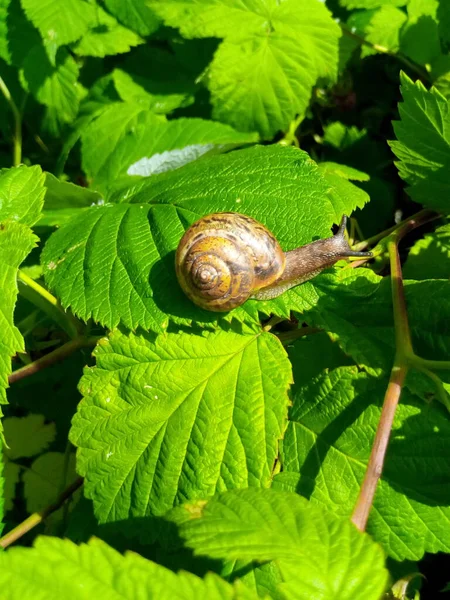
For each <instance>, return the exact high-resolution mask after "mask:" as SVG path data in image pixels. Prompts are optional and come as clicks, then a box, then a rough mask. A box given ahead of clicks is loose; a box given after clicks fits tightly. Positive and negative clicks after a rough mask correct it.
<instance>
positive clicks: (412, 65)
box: [341, 24, 429, 81]
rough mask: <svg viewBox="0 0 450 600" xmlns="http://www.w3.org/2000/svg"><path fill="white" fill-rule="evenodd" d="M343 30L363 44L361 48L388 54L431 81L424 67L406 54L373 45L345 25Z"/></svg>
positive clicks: (342, 27) (342, 26)
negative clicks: (366, 47) (365, 47)
mask: <svg viewBox="0 0 450 600" xmlns="http://www.w3.org/2000/svg"><path fill="white" fill-rule="evenodd" d="M341 29H342V32H343V33H344V34H345V35H347V36H348V37H351V38H353V39H354V40H356V41H357V42H358V43H359V44H361V46H368V47H369V48H372V50H375V51H376V52H380V53H381V54H387V55H389V56H393V57H395V58H397V59H398V60H399V61H400V62H402V63H403V64H404V65H406V66H407V67H409V68H410V69H411V70H412V71H415V72H416V73H417V74H418V75H419V76H420V77H422V79H425V80H426V81H428V80H429V75H428V73H427V72H426V71H425V70H424V69H422V67H420V66H419V65H417V64H416V63H414V62H412V61H410V60H409V58H407V57H406V56H405V55H404V54H401V53H400V52H393V51H392V50H389V48H386V46H381V45H380V44H372V42H369V41H368V40H366V39H365V38H363V37H361V36H360V35H358V34H357V33H354V32H353V31H352V30H351V29H349V28H348V27H346V26H345V25H342V24H341Z"/></svg>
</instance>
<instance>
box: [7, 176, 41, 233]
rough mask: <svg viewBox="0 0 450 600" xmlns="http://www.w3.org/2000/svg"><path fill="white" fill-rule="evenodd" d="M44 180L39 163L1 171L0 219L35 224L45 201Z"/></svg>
mask: <svg viewBox="0 0 450 600" xmlns="http://www.w3.org/2000/svg"><path fill="white" fill-rule="evenodd" d="M44 181H45V175H44V174H43V173H42V171H41V168H40V167H39V166H38V165H36V166H34V167H25V166H20V167H15V168H13V169H4V170H2V171H0V221H6V220H11V221H15V222H18V223H23V224H24V225H30V226H32V225H34V224H35V223H36V221H37V220H38V219H39V217H40V214H41V210H42V206H43V203H44V196H45V187H44Z"/></svg>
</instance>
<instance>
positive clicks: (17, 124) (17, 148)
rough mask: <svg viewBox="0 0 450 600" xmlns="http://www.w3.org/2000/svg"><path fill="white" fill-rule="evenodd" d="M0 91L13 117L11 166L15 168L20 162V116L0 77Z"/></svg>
mask: <svg viewBox="0 0 450 600" xmlns="http://www.w3.org/2000/svg"><path fill="white" fill-rule="evenodd" d="M0 90H1V92H2V94H3V96H4V97H5V99H6V101H7V103H8V104H9V107H10V109H11V112H12V114H13V116H14V148H13V165H14V166H15V167H17V166H18V165H20V163H21V162H22V116H21V114H20V111H19V109H18V108H17V105H16V103H15V102H14V100H13V97H12V96H11V93H10V91H9V89H8V86H7V85H6V83H5V82H4V80H3V78H2V77H0Z"/></svg>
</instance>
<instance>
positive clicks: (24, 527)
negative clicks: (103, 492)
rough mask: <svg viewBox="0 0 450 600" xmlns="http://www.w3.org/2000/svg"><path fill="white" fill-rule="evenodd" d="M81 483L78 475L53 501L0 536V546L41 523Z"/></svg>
mask: <svg viewBox="0 0 450 600" xmlns="http://www.w3.org/2000/svg"><path fill="white" fill-rule="evenodd" d="M82 485H83V478H82V477H78V479H76V480H75V481H74V482H73V483H72V484H71V485H69V487H67V488H66V489H65V490H64V491H63V492H62V493H61V494H60V495H59V496H58V498H57V500H56V501H55V502H53V503H52V504H50V505H49V506H47V507H46V508H44V510H41V511H40V512H38V513H33V514H32V515H30V516H29V517H28V518H27V519H25V521H22V523H20V524H19V525H17V527H14V529H11V531H9V532H8V533H7V534H6V535H4V536H3V537H1V538H0V547H1V548H7V547H8V546H9V545H11V544H13V543H14V542H16V541H17V540H18V539H20V538H21V537H22V536H23V535H25V534H26V533H28V531H31V529H33V528H34V527H36V525H39V523H42V521H44V520H45V519H46V518H47V517H48V516H49V515H51V514H52V513H54V512H56V511H57V510H58V509H59V508H61V506H62V505H63V504H64V503H65V502H66V501H67V500H68V499H69V498H70V497H71V496H72V495H73V494H74V493H75V492H76V491H77V490H78V488H80V487H81V486H82Z"/></svg>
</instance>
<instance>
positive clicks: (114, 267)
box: [42, 145, 338, 331]
mask: <svg viewBox="0 0 450 600" xmlns="http://www.w3.org/2000/svg"><path fill="white" fill-rule="evenodd" d="M329 190H330V186H329V185H328V184H327V181H326V180H324V179H323V177H322V176H321V174H320V172H319V170H318V168H317V166H316V165H315V164H314V163H313V161H311V159H310V158H309V157H308V155H307V154H306V153H304V152H302V151H300V150H297V149H295V148H283V147H281V146H278V145H274V146H271V147H254V148H251V149H248V150H240V151H236V152H233V153H230V154H227V155H224V156H219V157H211V158H204V159H202V160H201V161H197V162H194V163H191V164H189V165H186V166H184V167H182V168H180V169H177V170H175V171H171V172H168V173H162V174H160V175H154V176H152V177H151V178H149V179H141V180H139V182H138V183H136V184H135V185H134V186H132V187H130V188H126V190H125V191H120V192H117V193H116V194H114V195H113V197H112V199H113V200H115V201H120V200H121V201H122V204H120V205H114V206H111V205H107V206H103V207H95V208H92V209H90V210H89V211H88V212H86V213H84V214H82V215H80V216H79V217H78V218H75V219H74V220H72V221H70V222H69V223H67V225H65V226H64V227H61V229H59V230H58V231H56V232H55V233H54V234H53V235H52V236H51V238H50V239H49V241H48V242H47V245H46V247H45V249H44V252H43V254H42V264H43V265H44V272H45V276H46V280H47V282H48V284H49V285H50V287H51V288H52V289H54V290H55V291H56V293H57V296H58V298H60V300H61V302H62V303H63V305H64V306H66V307H68V306H71V307H72V309H73V311H74V312H75V313H76V314H78V315H79V316H80V317H81V318H83V319H87V318H89V317H93V318H94V319H95V320H97V321H99V322H101V323H102V324H104V325H106V326H108V327H114V326H115V325H117V324H118V323H119V322H122V323H123V324H125V325H126V326H127V327H130V328H135V327H136V326H138V325H140V326H141V327H143V328H145V329H153V330H155V331H161V330H162V329H164V328H165V327H166V326H167V325H168V322H169V319H172V320H174V321H177V322H181V323H187V324H188V323H190V322H191V321H192V320H195V321H196V322H198V323H211V324H214V323H217V322H218V319H220V318H222V317H220V316H218V314H217V313H212V312H210V311H204V310H201V309H199V308H197V307H196V306H195V305H194V304H192V302H190V301H189V300H188V299H187V298H186V297H185V296H184V294H183V293H182V292H181V289H180V288H179V286H178V284H177V282H176V277H175V268H174V252H175V249H176V247H177V245H178V243H179V241H180V239H181V237H182V235H183V232H184V230H185V228H186V227H187V226H188V225H190V224H191V223H192V222H194V221H195V220H197V219H198V218H199V217H201V216H203V215H205V214H209V213H213V212H217V211H227V210H228V211H238V212H241V213H244V214H248V215H250V216H252V217H254V218H256V219H258V220H260V221H261V222H262V223H264V224H265V225H266V226H267V227H268V228H269V229H270V230H271V231H273V232H274V234H275V235H276V237H277V238H278V240H279V241H280V244H281V246H282V248H284V249H286V250H290V249H292V248H295V247H297V246H300V245H303V244H306V243H308V242H310V241H312V240H313V239H315V238H317V237H328V236H329V235H330V227H331V225H332V223H333V222H337V221H338V218H337V214H336V213H337V210H336V208H335V206H334V199H333V196H332V195H328V192H329ZM274 206H276V207H277V210H274ZM316 301H317V294H316V293H315V292H314V288H313V287H312V286H311V284H310V283H308V282H307V283H306V284H304V285H302V286H299V287H297V288H295V289H294V290H289V291H288V292H286V293H285V294H283V295H282V296H280V297H279V298H277V299H275V300H272V301H257V300H249V301H247V302H246V303H245V305H243V306H242V307H239V308H238V309H235V310H234V311H231V312H230V313H228V315H226V318H227V319H232V318H237V319H240V320H241V321H248V322H255V321H257V320H258V313H259V312H262V313H264V314H270V313H271V312H274V313H276V314H279V315H281V316H288V315H289V311H290V310H298V311H300V312H302V311H303V310H305V309H307V308H310V307H311V305H313V304H314V303H315V302H316Z"/></svg>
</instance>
